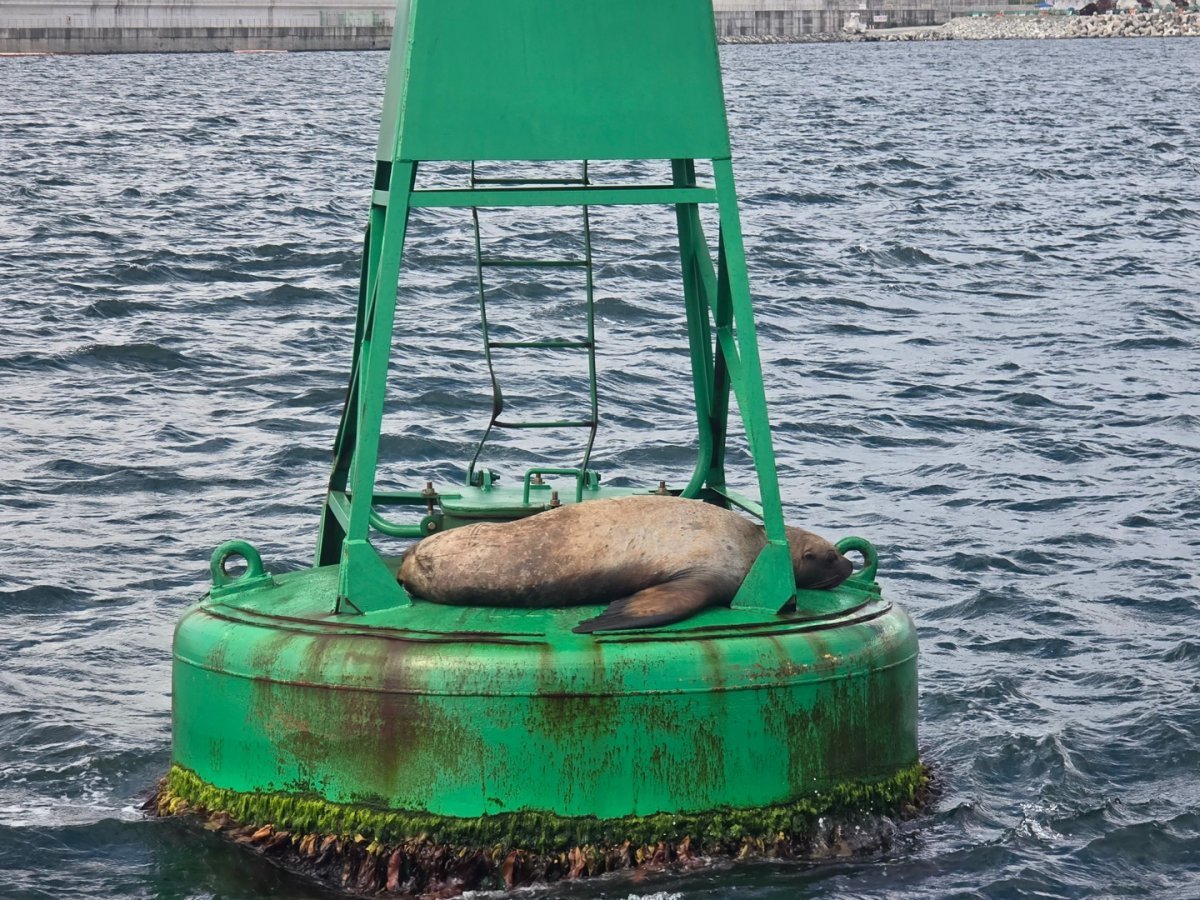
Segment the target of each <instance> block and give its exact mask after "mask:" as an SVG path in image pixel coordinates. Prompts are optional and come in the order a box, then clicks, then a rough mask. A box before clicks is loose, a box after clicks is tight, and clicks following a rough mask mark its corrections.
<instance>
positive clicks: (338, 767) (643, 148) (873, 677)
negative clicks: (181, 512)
mask: <svg viewBox="0 0 1200 900" xmlns="http://www.w3.org/2000/svg"><path fill="white" fill-rule="evenodd" d="M697 160H699V161H701V162H702V165H701V166H699V167H698V166H697V164H696V163H697ZM485 161H486V163H487V165H486V166H485V165H483V163H484V162H485ZM563 161H574V162H575V163H577V164H578V166H579V170H578V171H579V175H578V177H572V178H563V177H536V176H530V175H528V174H526V173H527V172H528V170H529V168H530V166H529V164H530V163H547V164H559V165H561V163H562V162H563ZM610 161H652V163H653V164H652V165H645V166H642V167H641V168H640V169H638V170H639V171H641V170H653V168H654V166H655V165H657V166H660V167H661V168H660V169H659V171H661V172H662V173H663V177H662V178H661V179H660V180H658V181H656V182H654V183H630V184H612V183H608V182H607V181H605V182H603V183H598V182H597V181H596V180H595V179H594V178H593V177H591V175H590V174H589V164H596V163H601V162H610ZM446 163H455V164H457V165H461V166H462V167H463V171H469V172H470V177H469V178H466V179H465V182H464V184H463V185H462V186H461V187H424V186H422V182H420V181H419V180H418V174H419V173H420V172H423V171H426V170H429V169H435V168H437V167H438V166H439V165H441V164H446ZM476 163H479V165H478V166H477V165H476ZM505 163H508V164H512V165H515V166H517V169H516V170H517V171H520V172H521V174H520V175H519V176H512V177H503V176H491V175H488V176H485V175H483V174H481V173H483V172H490V171H492V169H493V168H494V167H495V166H496V165H497V164H505ZM709 166H711V178H705V177H701V176H700V175H699V174H698V173H699V172H708V171H710V169H709ZM489 167H491V168H489ZM668 172H669V179H668V178H667V177H666V176H667V173H668ZM642 204H658V205H662V206H667V207H673V208H674V211H675V216H676V222H677V225H678V237H679V252H680V260H681V265H682V281H681V284H680V288H681V290H680V294H679V296H680V300H681V302H682V305H683V308H684V310H685V312H686V320H687V333H688V340H689V347H690V354H691V364H692V374H693V377H692V388H693V392H694V397H695V408H696V419H697V424H698V439H697V446H698V454H697V459H696V464H695V468H694V471H693V474H692V476H691V478H690V480H689V481H688V482H687V483H686V484H681V485H679V486H675V487H667V486H666V485H658V484H657V482H654V483H653V484H652V485H649V486H647V487H645V488H643V489H641V490H634V489H617V488H610V487H602V486H601V485H600V478H599V474H598V473H597V472H596V471H594V470H593V469H592V468H591V461H590V457H591V449H592V445H593V442H594V440H595V436H596V426H597V415H598V413H597V408H598V407H597V392H596V387H595V384H596V357H595V328H594V312H593V302H592V301H593V277H592V251H591V225H590V218H589V210H590V209H592V208H596V207H619V206H626V205H642ZM707 204H712V205H715V212H716V219H717V221H718V223H719V234H718V241H717V248H718V249H717V252H716V254H715V257H716V258H715V260H714V258H713V254H712V253H711V252H710V249H709V246H708V244H707V241H706V238H705V235H704V233H703V229H702V224H701V215H700V210H701V207H702V206H704V205H707ZM431 207H439V208H445V209H450V210H455V209H457V210H462V211H463V215H465V216H468V217H470V221H472V222H473V224H474V227H475V228H476V259H475V276H476V280H477V283H478V285H479V301H480V308H481V313H482V330H483V338H484V355H485V357H486V358H487V362H488V366H489V369H491V368H492V367H491V363H492V357H493V355H495V354H500V353H503V352H506V351H509V350H514V349H518V350H523V351H529V352H541V353H565V352H577V353H581V354H583V355H584V356H585V357H586V360H587V368H588V372H589V396H588V406H589V412H588V413H587V414H585V415H583V416H582V417H580V418H577V419H573V420H567V419H545V420H519V421H518V420H513V419H511V418H506V417H505V403H504V394H503V392H502V390H501V388H500V385H499V383H498V381H497V377H496V375H495V372H494V370H492V384H493V393H494V398H493V404H492V407H493V409H492V415H491V419H490V421H489V423H488V425H487V428H486V430H485V433H484V436H483V439H482V441H481V442H480V445H479V449H478V450H477V451H476V453H475V457H474V459H472V460H471V461H470V462H469V464H467V465H466V477H465V479H464V482H463V483H462V484H459V485H453V486H435V485H433V484H427V485H426V486H425V488H424V489H423V490H422V489H414V490H408V491H382V490H379V489H378V488H377V486H376V470H377V464H378V454H379V444H380V436H381V429H382V424H381V423H382V416H383V410H384V399H385V394H386V391H387V381H388V379H387V375H388V368H389V362H390V361H391V355H392V345H393V341H392V336H393V323H394V321H395V320H396V319H397V317H399V318H400V319H401V321H403V316H404V305H403V303H401V304H399V306H398V303H397V299H398V283H399V276H400V272H401V268H402V265H403V260H404V248H405V238H406V234H407V230H408V228H409V219H410V215H409V213H410V211H411V210H413V209H425V208H431ZM515 207H574V208H576V209H578V210H579V211H580V221H581V222H582V228H583V247H584V250H583V252H582V254H581V255H580V256H578V257H577V258H573V259H563V260H560V259H527V258H508V259H498V258H491V257H488V256H487V255H486V254H485V253H484V252H483V251H482V249H480V242H479V240H478V227H479V225H478V222H479V216H478V211H479V210H481V209H488V208H515ZM556 267H562V268H574V269H578V270H580V272H581V273H582V276H583V279H582V280H583V281H584V283H585V287H586V310H587V316H586V322H587V325H586V334H585V335H583V336H580V337H560V336H555V335H551V336H538V337H537V338H536V339H530V340H521V341H500V340H495V339H493V337H492V336H491V334H490V333H489V327H488V310H487V300H488V284H489V279H491V278H492V277H494V276H495V275H496V272H495V271H494V270H503V271H504V272H506V273H513V272H516V271H517V270H527V271H529V272H532V273H534V275H535V276H536V275H537V273H538V272H544V271H545V270H546V269H551V268H556ZM399 296H400V299H401V300H403V294H402V293H401V294H399ZM404 362H405V361H404V360H403V359H399V360H397V364H398V365H400V366H403V365H404ZM412 377H413V379H414V380H415V379H416V378H418V377H419V373H414V374H413V376H412ZM731 396H732V399H733V400H734V401H735V407H736V410H737V412H738V413H739V414H740V416H741V420H742V424H743V426H744V429H745V434H746V439H747V444H748V449H749V452H750V456H751V458H752V460H753V468H754V474H755V476H756V479H757V486H758V498H757V499H755V498H752V497H748V496H745V495H743V494H740V493H738V492H736V491H734V490H732V489H731V488H729V487H728V486H727V484H726V478H725V447H726V435H727V426H728V419H729V410H730V400H731ZM504 428H546V429H550V428H577V429H580V430H581V431H582V432H584V433H585V434H586V438H585V441H584V443H585V445H586V446H585V450H584V452H583V460H582V462H581V463H580V464H579V465H577V466H566V465H564V466H554V467H549V466H534V467H531V468H529V469H528V470H527V471H526V472H524V473H523V475H522V476H521V477H520V480H519V481H518V482H517V483H516V484H514V486H511V487H501V486H499V485H498V484H497V482H496V479H495V476H494V474H493V473H492V472H491V471H490V470H489V469H486V468H484V467H483V466H482V465H481V464H480V460H481V458H482V457H481V452H482V450H483V447H484V444H485V443H486V442H487V440H488V437H489V435H491V434H493V433H494V430H495V429H504ZM418 483H419V482H418ZM654 492H659V493H671V494H675V495H679V496H682V497H685V498H691V499H693V500H694V501H695V502H708V503H715V504H718V505H721V506H725V507H731V508H737V509H740V510H742V511H743V512H744V513H746V514H749V515H751V516H754V517H758V518H760V519H761V520H762V523H763V525H764V527H765V532H766V538H767V540H766V545H765V547H764V549H763V550H762V552H761V554H760V555H759V556H758V558H757V560H756V561H755V562H754V564H753V566H752V568H751V569H750V572H749V575H748V576H747V577H746V579H745V581H744V582H743V584H742V586H741V588H740V590H739V591H738V593H737V595H736V597H735V598H734V600H733V603H732V604H731V606H730V607H729V608H721V609H709V610H706V611H704V612H702V613H700V614H699V615H697V616H695V617H693V618H690V619H687V620H686V621H683V622H678V623H675V624H672V625H668V626H664V627H659V628H650V629H642V630H637V631H624V632H613V633H608V634H603V633H601V634H596V635H586V634H574V633H572V631H571V629H572V627H574V626H575V625H576V624H578V623H579V621H580V620H581V619H583V618H586V617H588V616H591V615H595V614H596V613H598V612H599V607H584V608H575V609H540V610H526V609H506V608H494V607H482V606H464V607H448V606H440V605H436V604H432V603H428V602H423V601H421V600H419V599H414V598H413V597H411V596H409V595H408V593H406V591H405V590H404V588H403V587H402V586H401V585H400V584H399V583H398V582H397V580H396V570H397V567H398V565H399V559H398V558H395V557H390V556H387V555H384V554H382V553H381V552H380V551H379V550H378V549H377V548H376V544H382V543H383V542H382V541H381V540H380V539H379V537H378V536H386V537H392V538H421V537H424V536H427V535H429V534H432V533H435V532H439V531H442V530H445V529H449V528H455V527H458V526H461V525H465V524H469V523H472V522H478V521H490V520H512V519H518V518H522V517H525V516H529V515H536V514H539V513H540V512H542V511H544V510H546V509H547V508H550V507H552V506H556V505H558V504H572V503H588V502H590V501H592V500H595V499H598V498H602V497H614V496H620V495H623V494H632V493H654ZM405 511H408V512H409V513H410V515H409V517H408V521H405V520H404V516H403V513H404V512H405ZM397 516H398V518H396V517H397ZM373 539H374V540H375V543H374V544H373V543H372V540H373ZM670 539H671V536H670V535H669V534H668V535H664V536H663V540H664V541H670ZM839 548H840V549H842V550H843V551H848V550H856V551H858V552H860V553H861V554H862V555H863V557H864V560H865V563H864V566H863V567H862V568H861V569H860V570H859V571H858V572H856V573H855V574H854V575H852V576H851V577H850V578H849V579H848V580H847V581H845V582H844V583H843V584H842V585H840V586H838V587H837V588H836V589H833V590H822V591H815V590H799V591H798V590H797V588H796V584H795V580H794V577H793V572H792V566H791V561H790V557H789V553H788V547H787V541H786V538H785V533H784V523H783V515H782V509H781V503H780V496H779V487H778V482H777V478H776V471H775V458H774V452H773V449H772V445H771V432H770V426H769V422H768V417H767V406H766V400H765V397H764V391H763V384H762V376H761V370H760V363H759V352H758V345H757V341H756V337H755V329H754V317H753V310H752V306H751V300H750V294H749V286H748V279H747V274H746V265H745V259H744V252H743V247H742V234H741V227H740V223H739V218H738V209H737V204H736V197H735V192H734V182H733V170H732V165H731V161H730V146H729V136H728V128H727V125H726V119H725V109H724V100H723V96H722V85H721V75H720V67H719V60H718V55H717V45H716V37H715V33H714V25H713V13H712V7H711V2H710V0H656V2H654V3H645V2H642V0H572V2H570V3H564V2H561V0H437V2H433V0H400V3H399V7H398V11H397V23H396V31H395V37H394V41H393V48H392V55H391V63H390V69H389V75H388V84H387V91H386V95H385V100H384V110H383V124H382V128H381V132H380V141H379V151H378V158H377V162H376V166H375V173H374V185H373V194H372V204H371V210H370V218H369V221H368V225H367V231H366V238H365V242H364V255H363V266H362V278H361V283H360V290H359V302H358V311H357V320H356V325H355V344H354V356H353V361H352V365H351V378H350V387H349V391H348V395H347V399H346V404H345V408H344V410H343V412H342V417H341V422H340V425H339V427H338V431H337V437H336V440H335V446H334V463H333V471H332V474H331V476H330V481H329V490H328V493H327V496H326V500H325V504H324V509H323V513H322V518H321V523H320V532H319V536H318V540H317V554H316V560H315V564H314V566H313V567H312V568H310V569H307V570H304V571H300V572H292V573H288V574H282V575H275V574H272V573H271V572H270V571H268V570H267V569H266V568H265V567H264V565H263V563H262V560H261V559H260V558H259V555H258V553H257V552H256V551H255V550H254V548H253V547H252V546H250V545H249V544H246V543H244V542H230V543H228V544H225V545H223V546H222V547H220V548H218V550H217V551H216V553H215V554H214V556H213V562H212V588H211V590H210V592H209V594H208V595H207V596H206V597H205V598H204V599H203V600H201V601H200V602H199V603H197V604H196V605H194V606H192V607H191V608H189V609H188V611H187V612H186V613H185V614H184V616H183V618H182V619H181V621H180V623H179V626H178V628H177V631H176V634H175V642H174V671H173V679H174V680H173V690H174V715H173V739H174V745H173V754H172V767H171V770H170V772H169V773H168V775H167V777H166V778H165V779H164V781H163V783H162V786H161V787H160V790H159V792H158V794H157V797H156V804H155V806H156V808H157V810H158V811H159V812H161V813H164V814H170V813H180V812H191V813H199V814H202V815H204V816H206V817H207V819H208V821H209V823H210V825H211V827H214V828H217V829H220V830H222V831H226V832H229V833H231V834H232V835H233V836H234V837H235V838H237V839H239V840H241V841H243V842H245V843H248V844H251V845H253V846H256V847H259V848H260V849H263V850H264V851H265V852H268V853H272V854H277V855H279V856H280V857H281V858H284V859H286V860H287V861H289V862H290V863H291V864H293V865H295V866H298V867H300V868H305V869H308V870H310V871H312V872H314V873H316V874H318V875H321V876H323V877H327V878H330V879H332V880H334V881H335V882H336V883H338V884H340V885H342V886H343V887H346V888H349V889H351V890H356V891H359V892H365V893H372V892H378V891H391V892H397V893H403V892H421V891H426V890H434V889H436V890H439V891H444V890H453V889H454V888H456V887H457V888H461V889H467V888H472V887H488V886H492V887H497V886H504V885H509V886H511V885H513V884H518V883H523V882H527V881H533V880H538V879H554V878H561V877H572V876H579V875H584V874H596V873H598V872H602V871H606V870H610V869H613V868H618V867H625V866H636V865H640V864H650V863H662V862H669V861H670V860H672V859H675V858H677V857H687V856H694V855H710V854H738V855H743V854H748V853H750V854H753V853H759V854H784V855H787V854H804V853H807V852H810V851H812V849H813V848H814V847H815V846H818V845H821V844H822V842H824V841H826V840H827V839H828V836H829V834H828V830H829V828H830V827H831V826H830V823H835V822H837V821H841V819H840V818H839V817H844V816H846V815H850V814H852V813H854V812H857V811H878V812H884V813H892V812H896V811H898V810H903V809H904V808H906V807H907V808H911V805H912V804H913V803H915V802H917V800H918V799H919V797H920V795H921V792H922V790H923V786H924V781H925V776H924V773H923V770H922V767H921V764H920V762H919V760H918V755H917V743H916V734H917V721H916V719H917V682H916V656H917V644H916V636H915V632H914V629H913V626H912V623H911V621H910V620H909V618H908V616H907V615H906V614H905V613H904V612H903V611H902V610H900V609H899V608H897V607H895V606H893V605H892V604H891V603H890V602H889V601H887V600H885V599H884V598H883V596H882V594H881V592H880V589H879V587H878V585H877V583H876V581H875V570H876V565H877V560H876V556H875V551H874V549H873V548H872V547H871V545H870V544H869V543H867V542H866V541H863V540H861V539H858V538H847V539H845V540H843V541H842V542H841V543H840V544H839ZM235 559H241V560H243V561H244V563H245V568H244V570H243V571H242V572H241V573H240V574H232V573H231V571H230V563H231V562H232V561H233V560H235Z"/></svg>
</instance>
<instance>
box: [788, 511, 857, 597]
mask: <svg viewBox="0 0 1200 900" xmlns="http://www.w3.org/2000/svg"><path fill="white" fill-rule="evenodd" d="M787 539H788V549H789V550H791V551H792V570H793V571H794V572H795V573H796V587H798V588H801V589H804V588H807V589H809V590H828V589H829V588H833V587H837V586H838V585H839V584H841V583H842V582H843V581H845V580H846V579H847V578H849V577H850V573H851V572H853V571H854V564H853V563H852V562H850V560H848V559H846V557H844V556H842V554H840V553H838V549H837V547H835V546H833V544H831V543H829V541H827V540H825V538H823V537H821V536H820V535H819V534H813V533H812V532H811V531H805V530H804V529H803V528H795V527H792V526H790V525H789V526H788V529H787Z"/></svg>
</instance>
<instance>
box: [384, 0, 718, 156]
mask: <svg viewBox="0 0 1200 900" xmlns="http://www.w3.org/2000/svg"><path fill="white" fill-rule="evenodd" d="M728 155H729V135H728V128H727V126H726V123H725V103H724V95H723V93H722V88H721V72H720V68H719V60H718V58H717V42H716V30H715V26H714V22H713V13H712V4H711V2H710V0H654V2H652V3H647V2H645V0H571V2H570V3H564V2H562V0H503V2H490V0H400V5H399V12H398V15H397V20H396V31H395V37H394V38H393V42H392V59H391V66H390V72H389V77H388V90H387V92H386V93H385V95H384V120H383V131H382V134H381V138H380V153H379V157H380V159H407V160H472V159H495V160H525V159H530V160H548V159H674V158H679V157H701V158H709V159H711V158H713V157H719V156H728Z"/></svg>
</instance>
